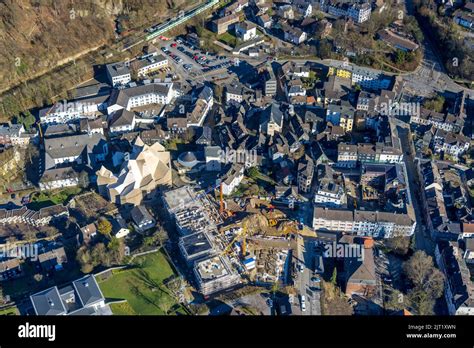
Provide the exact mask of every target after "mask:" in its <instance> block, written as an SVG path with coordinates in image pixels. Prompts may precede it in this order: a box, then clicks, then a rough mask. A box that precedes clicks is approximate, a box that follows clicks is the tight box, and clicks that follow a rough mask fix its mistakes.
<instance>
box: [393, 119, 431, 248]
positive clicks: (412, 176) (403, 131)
mask: <svg viewBox="0 0 474 348" xmlns="http://www.w3.org/2000/svg"><path fill="white" fill-rule="evenodd" d="M398 135H399V137H400V142H401V145H402V150H403V153H404V155H403V158H404V163H405V167H406V170H407V174H408V182H409V185H410V194H411V197H410V200H411V202H412V204H413V208H414V213H415V216H416V229H415V243H416V249H417V250H424V251H425V252H426V253H427V254H428V255H432V256H433V255H434V248H435V245H434V243H433V241H432V240H431V238H430V237H429V236H427V235H426V234H425V232H424V230H425V226H424V224H423V217H422V213H421V212H422V209H423V204H422V202H421V199H420V198H421V196H420V194H419V190H420V184H419V180H418V171H417V167H416V164H415V158H414V155H415V149H414V145H413V141H412V140H411V132H410V128H409V125H407V124H405V123H403V122H401V121H399V122H398Z"/></svg>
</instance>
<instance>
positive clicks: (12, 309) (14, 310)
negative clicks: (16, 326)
mask: <svg viewBox="0 0 474 348" xmlns="http://www.w3.org/2000/svg"><path fill="white" fill-rule="evenodd" d="M2 315H19V313H18V308H16V306H12V307H8V308H6V309H2V310H0V316H2Z"/></svg>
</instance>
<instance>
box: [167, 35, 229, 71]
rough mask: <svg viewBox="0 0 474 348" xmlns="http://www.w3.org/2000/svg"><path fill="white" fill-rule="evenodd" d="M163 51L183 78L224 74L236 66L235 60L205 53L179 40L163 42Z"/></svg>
mask: <svg viewBox="0 0 474 348" xmlns="http://www.w3.org/2000/svg"><path fill="white" fill-rule="evenodd" d="M161 51H162V52H163V53H164V54H165V55H166V56H168V58H169V59H170V61H173V62H174V63H175V66H176V71H177V72H178V74H180V75H183V76H189V77H201V76H202V75H203V74H206V73H210V72H219V71H220V72H222V71H223V70H224V69H227V68H228V67H230V66H231V65H233V64H234V61H233V59H229V58H227V57H225V56H216V55H213V54H210V53H208V52H203V51H201V50H200V49H198V48H196V47H195V46H192V45H191V44H189V43H188V42H186V41H184V40H182V39H179V38H178V39H176V40H172V41H167V42H163V44H162V45H161Z"/></svg>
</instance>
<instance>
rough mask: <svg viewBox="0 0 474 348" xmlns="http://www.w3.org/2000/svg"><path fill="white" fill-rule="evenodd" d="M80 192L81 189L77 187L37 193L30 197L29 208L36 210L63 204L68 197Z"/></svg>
mask: <svg viewBox="0 0 474 348" xmlns="http://www.w3.org/2000/svg"><path fill="white" fill-rule="evenodd" d="M80 192H81V189H80V188H78V187H71V188H66V189H63V190H54V191H43V192H39V193H36V194H34V195H33V196H32V198H31V203H30V204H29V207H30V208H31V209H35V210H37V209H40V208H44V207H48V206H51V205H55V204H64V202H66V201H67V200H68V199H69V198H70V197H72V196H75V195H77V194H79V193H80Z"/></svg>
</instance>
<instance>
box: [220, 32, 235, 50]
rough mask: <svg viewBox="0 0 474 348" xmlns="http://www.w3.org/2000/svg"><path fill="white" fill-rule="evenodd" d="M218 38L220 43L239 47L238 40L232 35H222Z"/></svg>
mask: <svg viewBox="0 0 474 348" xmlns="http://www.w3.org/2000/svg"><path fill="white" fill-rule="evenodd" d="M217 38H218V40H219V41H222V42H223V43H225V44H226V45H228V46H231V47H235V46H237V43H238V40H237V38H236V37H235V36H234V35H232V34H230V33H224V34H221V35H219V36H218V37H217Z"/></svg>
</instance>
